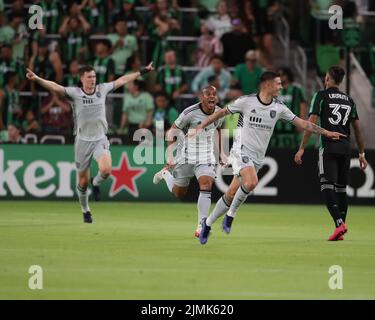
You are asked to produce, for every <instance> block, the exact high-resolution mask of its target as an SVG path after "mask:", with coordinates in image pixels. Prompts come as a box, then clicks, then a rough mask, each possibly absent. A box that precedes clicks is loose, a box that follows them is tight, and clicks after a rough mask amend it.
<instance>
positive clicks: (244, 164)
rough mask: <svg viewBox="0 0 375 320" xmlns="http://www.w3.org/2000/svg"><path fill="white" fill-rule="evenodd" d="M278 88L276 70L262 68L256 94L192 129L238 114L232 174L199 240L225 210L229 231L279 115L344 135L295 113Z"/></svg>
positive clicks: (335, 136) (205, 237) (203, 240)
mask: <svg viewBox="0 0 375 320" xmlns="http://www.w3.org/2000/svg"><path fill="white" fill-rule="evenodd" d="M281 88H282V85H281V79H280V76H279V75H278V74H277V73H275V72H270V71H267V72H264V73H263V74H262V76H261V78H260V91H259V93H258V94H252V95H248V96H242V97H240V98H238V99H237V100H235V101H234V102H233V103H231V104H229V105H228V106H227V107H226V108H225V109H221V110H219V111H217V112H215V113H214V114H212V115H211V116H209V117H208V118H207V119H206V120H205V121H203V122H202V123H201V124H200V125H199V126H197V128H196V130H195V132H194V133H192V135H199V134H200V133H201V132H202V130H203V129H204V128H205V127H206V126H208V125H210V124H211V123H213V122H215V121H217V120H219V119H221V118H223V117H225V116H226V115H228V114H231V113H239V114H240V117H239V120H238V128H237V130H236V135H235V137H234V141H233V146H232V149H231V152H230V157H229V162H230V163H231V164H232V167H233V174H234V177H233V180H232V183H231V184H230V186H229V188H228V190H227V192H226V193H225V194H224V195H223V196H222V197H221V198H220V199H219V201H218V203H217V204H216V206H215V208H214V211H213V212H212V214H211V215H210V216H209V217H208V218H207V219H206V220H203V222H202V232H201V233H200V237H199V239H200V242H201V244H205V243H207V241H208V237H209V234H210V230H211V226H212V224H213V223H214V222H215V221H216V220H217V219H218V218H219V217H220V216H222V215H223V214H224V213H226V215H225V217H224V220H223V223H222V228H223V231H224V232H226V233H230V231H231V226H232V222H233V219H234V218H235V216H236V213H237V210H238V208H239V207H240V205H241V204H242V203H244V202H245V200H246V199H247V197H248V195H249V193H250V192H251V191H253V190H254V189H255V187H256V186H257V184H258V171H259V169H260V168H261V167H262V163H263V160H264V157H265V153H266V150H267V147H268V144H269V141H270V138H271V136H272V133H273V129H274V127H275V124H276V122H277V121H278V120H279V119H281V120H284V121H289V122H291V123H292V124H293V125H295V126H296V127H298V128H301V129H303V130H307V131H310V132H313V133H317V134H321V135H323V136H325V137H327V138H329V139H335V140H338V139H340V138H341V137H345V135H343V134H341V133H339V132H331V131H328V130H325V129H323V128H321V127H319V126H317V125H315V124H313V123H311V122H309V121H305V120H303V119H301V118H299V117H297V116H296V115H294V114H293V113H292V112H291V111H290V110H289V108H288V107H287V106H285V105H284V104H283V103H282V102H281V101H279V100H277V96H278V95H279V93H280V90H281Z"/></svg>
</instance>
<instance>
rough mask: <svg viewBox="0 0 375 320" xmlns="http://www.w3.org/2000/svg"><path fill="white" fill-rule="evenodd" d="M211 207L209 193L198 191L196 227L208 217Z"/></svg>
mask: <svg viewBox="0 0 375 320" xmlns="http://www.w3.org/2000/svg"><path fill="white" fill-rule="evenodd" d="M210 206H211V191H205V190H200V192H199V197H198V225H199V224H200V222H201V221H202V219H203V218H207V217H208V213H209V211H210Z"/></svg>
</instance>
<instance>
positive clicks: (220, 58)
mask: <svg viewBox="0 0 375 320" xmlns="http://www.w3.org/2000/svg"><path fill="white" fill-rule="evenodd" d="M214 59H216V60H220V61H221V62H223V58H222V57H221V56H220V55H218V54H214V55H213V56H212V57H211V59H210V62H212V60H214Z"/></svg>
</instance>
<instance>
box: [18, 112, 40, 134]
mask: <svg viewBox="0 0 375 320" xmlns="http://www.w3.org/2000/svg"><path fill="white" fill-rule="evenodd" d="M22 129H23V132H24V133H39V132H40V126H39V123H38V121H37V120H36V119H35V115H34V112H33V111H32V110H31V109H30V110H27V111H26V115H25V120H24V121H23V123H22Z"/></svg>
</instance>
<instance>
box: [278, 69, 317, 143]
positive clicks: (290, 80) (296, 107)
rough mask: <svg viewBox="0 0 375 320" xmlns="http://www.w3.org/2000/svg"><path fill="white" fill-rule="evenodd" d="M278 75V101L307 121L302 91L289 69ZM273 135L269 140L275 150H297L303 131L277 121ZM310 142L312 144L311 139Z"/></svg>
mask: <svg viewBox="0 0 375 320" xmlns="http://www.w3.org/2000/svg"><path fill="white" fill-rule="evenodd" d="M278 73H279V74H280V78H281V83H282V85H283V89H282V90H281V94H280V96H279V98H278V99H280V100H281V101H282V102H283V103H284V104H285V105H286V106H287V107H288V108H289V109H290V110H291V111H292V112H293V113H294V114H295V115H297V116H298V117H300V118H301V119H305V120H306V119H307V112H308V110H307V104H306V98H305V95H304V93H303V90H302V89H301V88H300V87H299V86H298V85H296V84H295V83H294V75H293V73H292V71H291V70H290V69H289V68H281V69H280V70H279V72H278ZM274 132H275V134H274V135H273V137H272V139H271V145H272V146H273V147H277V148H298V146H299V144H300V142H301V135H300V134H299V133H302V132H303V131H301V130H297V129H296V128H295V127H294V126H293V125H292V124H291V123H290V122H285V121H279V122H278V123H276V126H275V129H274ZM311 142H312V143H314V141H313V139H311Z"/></svg>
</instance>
